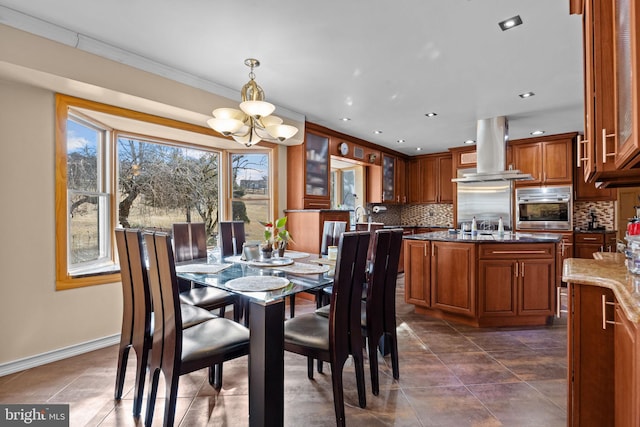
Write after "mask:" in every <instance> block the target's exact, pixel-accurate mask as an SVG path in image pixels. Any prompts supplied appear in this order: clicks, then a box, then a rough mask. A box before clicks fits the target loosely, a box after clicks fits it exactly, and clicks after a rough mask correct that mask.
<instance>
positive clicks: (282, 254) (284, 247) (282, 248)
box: [278, 242, 287, 258]
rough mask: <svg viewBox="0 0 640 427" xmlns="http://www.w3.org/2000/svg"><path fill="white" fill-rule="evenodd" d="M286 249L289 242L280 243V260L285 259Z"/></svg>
mask: <svg viewBox="0 0 640 427" xmlns="http://www.w3.org/2000/svg"><path fill="white" fill-rule="evenodd" d="M285 249H287V242H279V243H278V256H279V257H280V258H284V251H285Z"/></svg>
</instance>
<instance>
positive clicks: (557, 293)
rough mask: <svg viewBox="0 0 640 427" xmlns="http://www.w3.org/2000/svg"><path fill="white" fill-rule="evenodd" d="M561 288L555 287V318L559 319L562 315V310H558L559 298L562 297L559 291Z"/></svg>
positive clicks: (559, 305)
mask: <svg viewBox="0 0 640 427" xmlns="http://www.w3.org/2000/svg"><path fill="white" fill-rule="evenodd" d="M561 289H562V288H560V286H558V287H556V318H558V319H560V318H561V317H562V312H561V311H560V308H561V306H562V305H561V304H560V299H561V298H562V293H561V292H560V290H561Z"/></svg>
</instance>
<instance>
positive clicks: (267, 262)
mask: <svg viewBox="0 0 640 427" xmlns="http://www.w3.org/2000/svg"><path fill="white" fill-rule="evenodd" d="M245 262H246V263H247V264H249V265H252V266H254V267H282V266H285V265H291V264H293V260H292V259H291V258H265V259H252V260H251V261H245Z"/></svg>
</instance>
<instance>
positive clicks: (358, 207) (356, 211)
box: [353, 205, 367, 224]
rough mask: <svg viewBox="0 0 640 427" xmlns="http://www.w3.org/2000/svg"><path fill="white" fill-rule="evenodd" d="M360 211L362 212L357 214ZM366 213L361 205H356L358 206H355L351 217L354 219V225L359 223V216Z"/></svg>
mask: <svg viewBox="0 0 640 427" xmlns="http://www.w3.org/2000/svg"><path fill="white" fill-rule="evenodd" d="M360 210H361V211H362V212H359V211H360ZM366 212H367V211H366V210H365V208H364V206H362V205H358V206H356V208H355V209H354V210H353V215H354V216H355V217H356V224H357V223H359V222H360V216H361V215H362V214H363V213H366Z"/></svg>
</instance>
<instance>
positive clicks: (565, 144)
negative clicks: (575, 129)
mask: <svg viewBox="0 0 640 427" xmlns="http://www.w3.org/2000/svg"><path fill="white" fill-rule="evenodd" d="M575 136H576V134H575V133H565V134H560V135H553V136H549V137H540V138H528V139H520V140H516V141H512V142H511V143H510V145H511V155H512V158H513V165H514V168H515V169H519V170H520V171H522V172H524V173H528V174H531V176H532V177H533V180H531V181H518V182H516V185H517V186H527V185H557V184H571V182H572V181H573V168H572V159H573V157H572V152H573V149H572V147H573V139H574V137H575Z"/></svg>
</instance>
